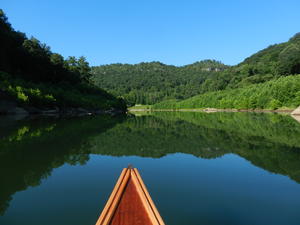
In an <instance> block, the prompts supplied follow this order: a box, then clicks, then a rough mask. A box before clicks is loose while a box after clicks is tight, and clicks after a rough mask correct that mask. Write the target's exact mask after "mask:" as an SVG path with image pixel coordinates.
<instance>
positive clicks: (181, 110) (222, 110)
mask: <svg viewBox="0 0 300 225" xmlns="http://www.w3.org/2000/svg"><path fill="white" fill-rule="evenodd" d="M294 110H295V109H275V110H271V109H216V108H205V109H151V108H146V109H142V108H138V109H136V108H129V109H128V111H129V112H207V113H213V112H273V113H291V112H293V111H294Z"/></svg>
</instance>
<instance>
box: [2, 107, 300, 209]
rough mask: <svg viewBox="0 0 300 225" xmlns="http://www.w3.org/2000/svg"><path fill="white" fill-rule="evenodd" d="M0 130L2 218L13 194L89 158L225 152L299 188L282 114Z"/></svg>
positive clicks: (287, 120)
mask: <svg viewBox="0 0 300 225" xmlns="http://www.w3.org/2000/svg"><path fill="white" fill-rule="evenodd" d="M0 124H1V125H0V138H1V139H0V165H1V169H0V180H1V186H0V213H2V214H4V213H5V210H6V209H7V208H8V206H9V202H10V200H11V198H12V196H13V194H14V193H16V192H17V191H21V190H25V189H26V188H27V187H29V186H36V185H39V184H40V182H41V180H42V179H44V178H47V177H48V176H49V175H50V174H51V172H52V170H53V169H54V168H57V167H60V166H62V165H63V164H65V163H69V164H71V165H75V164H84V163H85V162H87V160H89V154H91V153H93V154H100V155H110V156H132V155H135V156H141V157H153V158H158V157H162V156H165V155H167V154H171V153H186V154H191V155H194V156H196V157H201V158H206V159H213V158H218V157H220V156H223V155H225V154H228V153H233V154H236V155H239V156H241V157H243V158H245V159H246V160H248V161H250V162H251V163H252V164H253V165H256V166H258V167H260V168H263V169H265V170H267V171H270V172H272V173H276V174H282V175H285V176H288V177H290V178H291V179H292V180H294V181H296V182H298V183H300V142H299V137H300V124H299V123H298V122H297V121H296V120H294V119H293V118H291V117H290V116H288V115H278V114H256V113H212V114H205V113H188V112H181V113H152V114H145V115H140V116H128V117H127V118H126V119H125V118H112V117H108V116H104V117H93V118H83V119H66V120H55V119H53V120H45V119H37V120H27V121H24V120H20V121H13V120H7V119H5V120H4V119H3V120H2V121H0Z"/></svg>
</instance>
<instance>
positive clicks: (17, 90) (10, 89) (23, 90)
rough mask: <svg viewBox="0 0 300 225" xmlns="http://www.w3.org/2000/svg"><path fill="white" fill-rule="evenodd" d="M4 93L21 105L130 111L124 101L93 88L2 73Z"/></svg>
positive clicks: (0, 77)
mask: <svg viewBox="0 0 300 225" xmlns="http://www.w3.org/2000/svg"><path fill="white" fill-rule="evenodd" d="M0 90H1V91H3V92H5V93H7V95H9V97H10V98H12V99H15V100H16V101H17V102H19V104H21V105H28V106H36V107H55V106H58V107H85V108H89V109H111V108H116V109H122V110H126V104H125V102H124V101H123V100H122V99H118V98H115V97H114V96H112V95H110V94H108V93H106V92H105V91H103V90H102V89H100V88H97V87H95V86H91V85H90V84H77V85H70V84H68V83H61V84H56V85H49V84H43V83H40V84H36V83H33V82H28V81H25V80H22V79H15V78H11V76H10V75H9V74H7V73H3V72H0Z"/></svg>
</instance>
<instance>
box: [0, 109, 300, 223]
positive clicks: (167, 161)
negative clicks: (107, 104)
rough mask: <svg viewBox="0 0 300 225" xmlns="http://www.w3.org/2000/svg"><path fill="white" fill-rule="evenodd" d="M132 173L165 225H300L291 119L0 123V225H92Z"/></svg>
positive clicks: (153, 117)
mask: <svg viewBox="0 0 300 225" xmlns="http://www.w3.org/2000/svg"><path fill="white" fill-rule="evenodd" d="M128 164H133V165H134V166H135V167H137V168H138V169H139V171H140V173H141V175H142V177H143V180H144V182H145V183H146V185H147V187H148V189H149V192H150V194H151V196H152V198H153V200H154V202H155V203H156V205H157V207H158V209H159V211H160V213H161V215H162V217H163V218H164V220H165V222H166V224H168V225H183V224H186V225H202V224H203V225H215V224H218V225H219V224H222V225H227V224H228V225H238V224H239V225H256V224H257V225H259V224H262V225H265V224H268V225H299V224H300V123H298V122H297V121H296V120H294V119H293V118H291V117H290V116H287V115H274V114H255V113H211V114H205V113H188V112H181V113H154V114H145V115H137V116H128V117H115V118H110V117H94V118H82V119H65V120H57V119H34V120H14V119H9V118H3V117H1V118H0V224H1V225H17V224H18V225H19V224H22V225H41V224H43V225H48V224H49V225H50V224H51V225H53V224H56V225H60V224H61V225H68V224H70V225H71V224H72V225H94V224H95V221H96V220H97V218H98V216H99V214H100V212H101V210H102V208H103V206H104V204H105V202H106V200H107V198H108V197H109V195H110V193H111V191H112V188H113V186H114V184H115V182H116V180H117V178H118V176H119V175H120V172H121V169H122V168H124V167H126V166H127V165H128Z"/></svg>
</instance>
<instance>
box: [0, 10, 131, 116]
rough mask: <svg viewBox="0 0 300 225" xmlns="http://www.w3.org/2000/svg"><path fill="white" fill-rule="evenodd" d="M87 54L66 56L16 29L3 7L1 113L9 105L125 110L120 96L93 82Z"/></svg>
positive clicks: (0, 25) (0, 24)
mask: <svg viewBox="0 0 300 225" xmlns="http://www.w3.org/2000/svg"><path fill="white" fill-rule="evenodd" d="M90 78H91V69H90V67H89V64H88V62H87V61H86V59H85V58H84V57H80V58H76V57H69V58H67V59H64V58H63V57H62V56H61V55H60V54H58V53H53V52H51V50H50V47H49V46H47V45H46V44H43V43H41V42H40V41H39V40H37V39H35V38H33V37H32V38H27V37H26V35H25V34H24V33H21V32H18V31H15V30H14V29H13V28H12V26H11V24H10V23H9V22H8V19H7V17H6V15H5V14H4V12H3V11H2V10H1V9H0V114H1V113H8V112H9V110H10V109H8V108H7V107H6V106H7V105H8V104H7V102H9V103H10V104H11V103H12V104H17V106H18V107H22V108H25V109H28V110H29V109H31V110H32V108H33V107H35V109H37V108H39V109H51V108H52V109H53V108H55V109H56V110H57V109H62V108H64V109H65V108H67V107H69V108H70V107H74V108H77V107H84V108H86V109H95V110H110V109H122V110H125V109H126V105H125V103H124V101H123V100H121V99H117V98H116V97H114V96H113V95H111V94H108V93H107V92H106V91H104V90H102V89H100V88H99V87H96V86H95V85H93V84H92V82H91V80H90ZM35 111H36V112H38V111H39V110H35Z"/></svg>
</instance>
